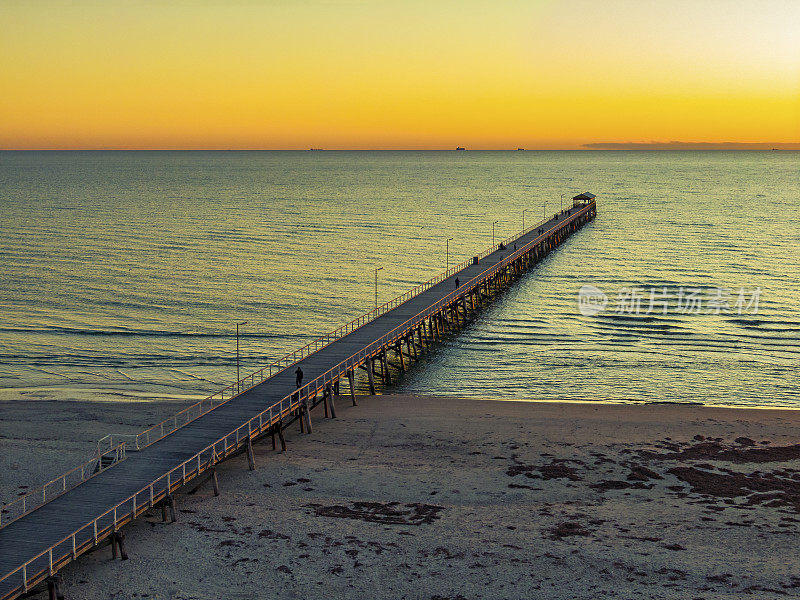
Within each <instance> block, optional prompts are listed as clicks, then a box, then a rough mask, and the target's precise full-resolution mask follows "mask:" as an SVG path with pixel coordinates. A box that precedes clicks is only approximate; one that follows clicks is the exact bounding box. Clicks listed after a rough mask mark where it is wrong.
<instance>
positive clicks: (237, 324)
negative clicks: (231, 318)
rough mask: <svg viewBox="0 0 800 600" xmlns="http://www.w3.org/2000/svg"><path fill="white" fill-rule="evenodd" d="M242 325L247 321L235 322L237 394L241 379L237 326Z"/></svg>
mask: <svg viewBox="0 0 800 600" xmlns="http://www.w3.org/2000/svg"><path fill="white" fill-rule="evenodd" d="M242 325H247V321H242V322H241V323H236V393H237V394H238V393H239V391H240V386H239V381H240V380H241V378H240V377H239V327H240V326H242Z"/></svg>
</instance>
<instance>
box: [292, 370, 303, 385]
mask: <svg viewBox="0 0 800 600" xmlns="http://www.w3.org/2000/svg"><path fill="white" fill-rule="evenodd" d="M294 375H295V382H296V383H297V387H300V386H301V385H303V369H301V368H300V367H297V370H296V371H295V372H294Z"/></svg>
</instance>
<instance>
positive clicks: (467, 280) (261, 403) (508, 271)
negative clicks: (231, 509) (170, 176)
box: [0, 194, 596, 600]
mask: <svg viewBox="0 0 800 600" xmlns="http://www.w3.org/2000/svg"><path fill="white" fill-rule="evenodd" d="M595 215H596V203H595V198H594V196H593V195H591V194H581V195H579V196H576V197H575V199H574V200H573V206H572V207H570V208H569V209H565V210H563V211H561V212H559V213H557V214H555V215H553V216H552V217H551V218H549V219H547V220H546V221H543V222H540V223H537V224H535V225H533V226H532V227H530V228H528V229H526V230H524V231H522V232H520V233H519V234H517V235H515V236H513V237H511V238H509V239H506V240H503V241H502V242H501V243H500V244H498V245H496V246H492V247H491V248H489V249H488V250H486V251H485V252H483V253H481V254H479V255H477V256H475V257H474V258H472V259H470V260H467V261H465V262H463V263H461V264H459V265H456V266H455V267H452V268H450V269H448V270H447V271H446V272H444V273H441V274H440V275H438V276H436V277H434V278H433V279H431V280H429V281H427V282H425V283H423V284H421V285H419V286H417V287H416V288H414V289H413V290H410V291H409V292H406V293H405V294H403V295H402V296H399V297H398V298H395V299H394V300H392V301H390V302H387V303H386V304H384V305H383V306H380V307H378V308H376V309H375V310H373V311H371V312H370V313H367V314H365V315H363V316H361V317H359V318H358V319H355V320H354V321H352V322H350V323H348V324H346V325H344V326H342V327H341V328H339V329H337V330H336V331H334V332H331V333H329V334H327V335H325V336H323V337H321V338H319V339H317V340H315V341H314V342H312V343H310V344H308V345H307V346H305V347H303V348H301V349H299V350H297V351H295V352H293V353H291V354H289V355H287V356H285V357H283V358H281V359H280V360H278V361H276V362H275V363H273V364H272V365H269V366H267V367H264V368H262V369H260V370H259V371H256V372H255V373H253V374H250V375H248V376H247V377H245V378H244V379H242V380H240V381H238V382H236V383H235V384H233V385H232V386H229V387H228V388H225V389H224V390H222V391H221V392H218V393H217V394H214V395H213V396H210V397H209V398H207V399H205V400H203V401H201V402H198V403H197V404H195V405H193V406H191V407H189V408H187V409H185V410H183V411H181V412H179V413H177V414H176V415H175V416H173V417H171V418H170V419H168V420H166V421H164V422H162V423H159V424H157V425H155V426H153V427H151V428H150V429H148V430H146V431H144V432H142V433H140V434H137V435H133V436H119V435H116V434H114V435H109V436H107V437H106V438H103V440H101V441H100V443H99V445H98V450H97V455H96V457H94V458H93V459H92V460H91V461H88V462H87V463H85V464H83V465H79V466H78V467H76V468H75V469H73V470H72V471H70V472H68V473H65V474H64V475H62V476H61V477H58V478H56V479H55V480H53V481H51V482H49V483H48V484H46V485H45V486H42V487H41V488H37V489H36V490H33V491H32V492H30V493H29V494H27V495H26V496H25V497H22V498H20V499H18V500H15V501H14V502H12V503H10V504H8V505H5V506H4V507H3V509H2V513H0V600H9V599H11V598H17V597H19V596H21V595H23V594H25V593H27V592H29V591H31V590H33V589H35V588H36V587H37V586H40V585H42V584H45V585H47V587H48V589H49V592H50V597H51V598H52V599H54V600H55V599H57V598H61V597H63V590H62V583H61V579H60V576H59V574H58V571H59V569H61V568H63V567H64V565H66V564H68V563H69V562H71V561H73V560H76V559H77V558H78V557H79V556H80V555H82V554H84V553H86V552H89V551H91V550H94V549H96V548H97V547H98V546H100V545H106V544H108V545H110V546H111V555H112V558H117V557H119V558H121V559H126V558H127V553H126V550H125V536H124V527H125V525H127V524H129V523H130V522H131V521H133V520H134V519H136V518H138V517H140V516H142V515H143V514H144V513H146V512H149V511H151V510H154V509H156V510H158V509H160V511H161V516H162V518H163V519H164V520H165V521H167V520H175V516H176V515H175V508H176V502H177V499H176V494H178V493H179V492H182V491H188V490H191V489H194V488H196V487H198V486H199V485H203V484H206V483H208V484H209V485H213V489H214V493H215V494H219V493H220V482H219V481H218V480H217V475H216V470H215V467H216V465H217V464H218V463H220V462H221V461H223V460H226V459H227V458H230V457H232V456H234V455H237V454H246V455H247V458H248V466H249V468H250V469H256V468H257V466H258V465H257V464H256V460H255V455H254V452H253V444H255V443H256V442H259V441H263V440H265V439H266V440H270V441H271V443H272V447H273V449H277V448H280V449H281V450H286V449H287V448H286V443H285V440H284V436H283V430H284V429H285V428H286V427H289V426H290V425H297V426H299V427H300V430H301V431H303V432H306V433H311V432H312V431H313V429H314V423H312V418H311V410H312V409H313V408H314V407H316V406H318V405H323V409H324V415H325V417H326V418H335V417H336V403H337V402H343V401H344V402H351V403H352V404H353V405H355V404H356V402H357V399H356V393H355V379H356V376H357V375H360V374H361V373H363V374H364V375H365V376H366V381H367V382H368V385H369V388H370V391H371V392H372V393H373V394H374V393H375V392H376V388H377V386H378V385H380V384H383V385H389V384H391V381H392V377H393V372H395V371H396V370H398V369H399V370H402V371H405V370H406V369H407V368H408V367H409V364H410V363H411V362H412V361H415V360H417V359H418V358H419V356H420V354H421V353H423V352H424V351H425V349H426V348H427V347H429V346H431V345H433V344H435V343H437V342H438V341H440V340H441V339H442V338H443V337H444V336H446V335H448V334H449V333H451V332H455V331H457V330H458V329H460V328H461V327H463V325H464V324H465V323H467V322H468V321H469V320H470V319H471V318H472V317H473V316H474V315H475V314H477V313H478V312H479V311H480V310H481V309H482V307H484V306H486V305H487V304H489V303H491V302H492V300H493V298H494V297H495V296H496V295H497V294H499V293H501V292H502V291H503V290H504V289H505V288H507V287H508V286H510V285H512V284H513V283H514V282H515V281H516V280H517V279H519V278H520V277H522V276H523V275H524V274H525V272H526V271H528V270H529V269H531V268H532V267H534V266H535V265H536V264H538V263H539V262H540V261H541V260H542V259H544V258H545V257H546V256H547V255H548V254H549V253H550V252H551V251H552V250H553V249H555V248H556V247H557V246H558V245H559V244H561V243H563V242H564V241H565V240H566V239H567V238H568V237H569V236H570V235H572V234H573V233H575V232H576V231H578V230H579V229H580V228H581V227H582V226H583V225H584V224H586V223H588V222H590V221H592V220H593V219H594V218H595ZM456 281H458V284H456ZM298 367H299V368H301V369H302V371H303V373H304V381H303V384H302V385H301V386H300V387H297V385H296V380H295V370H296V369H297V368H298ZM342 386H344V388H345V389H344V390H343V389H342ZM320 412H321V411H320ZM223 483H224V482H223ZM153 535H156V534H155V533H154V534H153Z"/></svg>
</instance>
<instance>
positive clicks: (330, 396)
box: [325, 383, 336, 419]
mask: <svg viewBox="0 0 800 600" xmlns="http://www.w3.org/2000/svg"><path fill="white" fill-rule="evenodd" d="M325 393H326V394H327V396H328V403H329V404H328V408H330V409H331V419H335V418H336V405H335V404H334V403H333V389H332V388H331V384H330V383H329V384H327V385H326V386H325Z"/></svg>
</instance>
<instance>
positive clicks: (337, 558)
mask: <svg viewBox="0 0 800 600" xmlns="http://www.w3.org/2000/svg"><path fill="white" fill-rule="evenodd" d="M348 404H349V402H345V399H344V398H342V399H341V400H340V402H339V403H338V418H337V419H335V420H331V419H324V418H323V416H322V414H321V413H320V411H319V410H316V411H315V413H314V415H313V416H314V425H315V429H314V433H313V434H311V435H301V434H300V433H299V432H298V431H297V428H296V427H292V428H291V431H289V432H288V436H287V442H288V449H287V452H285V453H281V452H275V451H273V450H272V448H271V444H270V443H269V441H268V440H267V441H264V442H261V443H259V444H258V445H257V446H256V462H257V469H256V470H255V471H249V470H248V468H247V460H246V458H245V457H243V456H242V457H236V458H234V459H232V460H230V461H228V462H226V463H224V464H223V465H222V466H221V468H220V469H219V482H220V487H221V491H222V494H221V495H220V496H219V497H214V495H213V493H212V490H211V486H210V484H205V485H203V486H202V487H200V488H199V490H198V491H197V492H196V493H194V494H181V495H180V496H178V522H177V523H174V524H164V523H161V521H160V512H157V511H154V512H153V514H152V515H150V516H149V517H147V518H145V519H142V520H140V521H139V522H137V523H136V524H134V525H133V526H131V527H129V528H127V540H126V544H127V551H128V553H129V555H130V559H129V560H127V561H124V562H120V561H112V560H111V558H110V549H109V548H108V547H105V548H101V549H100V550H98V551H96V552H94V553H92V554H90V555H87V556H84V557H83V558H81V559H80V560H79V561H78V562H77V563H74V564H72V565H69V566H68V567H67V568H65V569H64V570H63V571H62V573H63V575H64V580H65V591H66V593H67V597H68V598H85V599H95V598H97V599H100V598H103V599H107V598H120V599H121V598H174V599H187V600H188V599H201V598H202V599H212V598H331V597H333V598H367V597H369V598H430V599H444V598H451V599H455V598H565V599H566V598H587V599H588V598H597V597H609V598H637V599H638V598H687V599H689V598H706V599H711V598H741V597H744V596H747V597H757V598H773V597H774V598H779V597H780V598H783V597H787V596H794V595H795V594H797V593H798V590H800V576H798V567H799V566H800V560H798V559H797V558H796V546H797V542H798V533H797V524H798V522H800V471H798V469H799V468H800V447H798V446H794V444H797V443H798V441H800V440H798V435H797V425H798V422H800V412H797V411H790V410H744V409H729V408H708V407H701V406H691V405H645V406H642V405H637V406H631V405H608V404H575V403H563V404H559V403H535V402H508V401H490V400H486V401H483V400H459V399H455V398H431V397H409V396H392V395H385V396H374V397H362V398H360V405H359V406H358V407H352V406H348ZM174 408H175V407H174V404H173V405H171V406H170V404H169V403H159V404H152V405H149V404H142V403H135V405H133V404H125V403H120V404H116V405H115V404H113V403H96V402H95V403H89V402H60V403H59V402H52V401H51V402H48V404H47V406H44V405H43V404H40V403H35V402H26V403H8V406H6V407H4V419H3V421H2V431H0V434H1V435H2V439H1V440H0V444H2V446H0V447H1V448H2V456H3V461H4V467H7V466H9V465H10V466H11V467H12V468H11V469H10V470H8V469H5V470H4V472H6V473H10V474H11V477H10V478H9V479H7V478H6V477H5V476H4V480H3V488H4V491H7V490H8V489H9V488H13V487H15V486H17V485H20V483H18V482H19V481H21V480H22V477H23V476H24V477H28V478H29V479H27V480H26V482H27V484H35V483H38V482H39V480H41V479H44V478H46V477H48V476H51V475H54V474H56V473H55V471H57V470H58V469H60V468H61V466H62V463H63V464H64V466H69V463H70V460H73V457H74V460H73V462H74V461H76V460H79V459H80V458H82V457H83V455H81V454H80V450H83V451H84V454H85V453H86V452H89V451H90V448H91V443H90V440H92V439H94V438H95V437H97V434H101V435H102V434H104V433H106V432H107V431H108V428H109V426H113V428H114V429H115V430H117V431H120V430H123V429H121V428H128V430H130V429H134V430H135V429H136V426H137V425H139V426H141V425H145V424H147V423H148V422H150V421H153V420H155V419H156V418H158V417H159V416H160V414H161V413H163V412H164V411H169V410H171V409H174ZM42 409H44V410H42ZM34 414H36V415H37V416H38V417H41V415H42V414H46V415H47V416H45V417H44V418H45V420H46V425H47V427H43V428H42V429H40V426H39V425H34V424H32V423H31V422H30V421H31V417H32V416H33V415H34ZM123 423H125V425H123ZM79 425H80V426H79ZM37 432H38V433H37ZM40 440H45V442H46V443H45V444H44V445H42V444H40V443H39V441H40ZM45 465H46V466H45ZM9 484H11V485H9ZM42 597H44V594H43V595H42Z"/></svg>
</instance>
